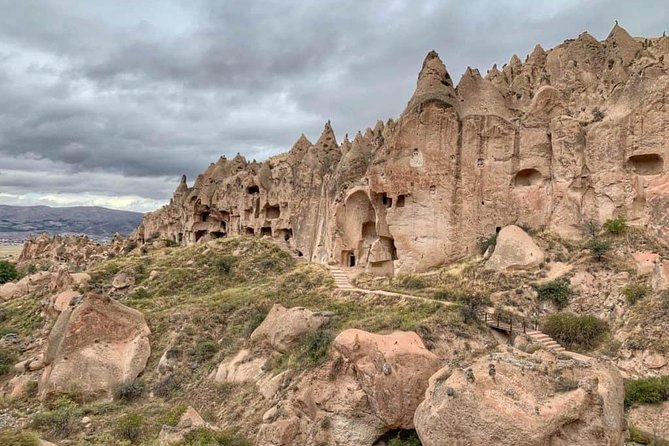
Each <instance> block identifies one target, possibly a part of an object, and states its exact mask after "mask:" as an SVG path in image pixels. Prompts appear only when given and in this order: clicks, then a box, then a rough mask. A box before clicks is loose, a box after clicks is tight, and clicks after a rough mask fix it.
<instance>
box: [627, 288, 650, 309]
mask: <svg viewBox="0 0 669 446" xmlns="http://www.w3.org/2000/svg"><path fill="white" fill-rule="evenodd" d="M649 292H650V289H649V288H648V286H646V285H644V284H642V283H630V284H628V285H626V286H625V288H623V295H624V296H625V299H626V300H627V303H628V304H630V305H634V304H635V303H637V302H638V301H640V300H641V299H643V298H644V297H646V296H647V295H648V293H649Z"/></svg>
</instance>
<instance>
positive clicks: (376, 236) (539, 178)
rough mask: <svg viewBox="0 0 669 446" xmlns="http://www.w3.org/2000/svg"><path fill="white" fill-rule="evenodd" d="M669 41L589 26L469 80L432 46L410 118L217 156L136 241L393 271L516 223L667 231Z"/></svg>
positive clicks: (464, 250)
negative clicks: (218, 246) (270, 248)
mask: <svg viewBox="0 0 669 446" xmlns="http://www.w3.org/2000/svg"><path fill="white" fill-rule="evenodd" d="M668 39H669V37H661V38H647V39H643V40H641V39H635V38H632V37H631V36H629V34H628V33H627V32H626V31H625V30H624V29H622V28H621V27H619V26H617V25H616V26H615V27H614V29H613V30H612V31H611V33H610V35H609V36H608V37H607V39H606V40H604V41H598V40H597V39H595V38H593V37H592V36H591V35H589V34H588V33H583V34H581V35H579V36H578V37H577V38H575V39H569V40H566V41H565V42H564V43H562V44H560V45H558V46H556V47H555V48H552V49H549V50H544V49H543V48H541V47H540V46H537V47H536V48H535V49H534V50H533V52H532V53H531V54H530V55H529V56H528V57H527V58H526V60H525V62H522V61H521V59H520V58H519V57H518V56H515V55H514V56H513V57H512V58H511V60H510V62H509V63H508V64H506V65H505V66H504V67H503V69H501V70H499V69H498V68H497V67H493V68H492V69H490V70H488V72H487V74H486V75H485V76H481V74H480V73H479V71H478V70H476V69H468V70H467V71H466V72H465V74H464V75H463V77H462V79H461V80H460V82H459V83H458V85H457V86H456V85H455V84H454V82H453V80H452V78H451V76H450V75H449V73H448V70H447V69H446V66H445V65H444V64H443V62H442V61H441V60H440V59H439V56H438V55H437V53H436V52H434V51H431V52H430V53H429V54H428V55H427V57H426V58H425V61H424V62H423V66H422V69H421V71H420V74H419V76H418V80H417V83H416V90H415V93H414V94H413V96H412V97H411V99H410V101H409V103H408V104H407V107H406V109H405V110H404V111H403V112H402V114H401V115H400V117H399V119H398V120H396V121H394V120H389V121H388V122H386V123H382V122H379V123H377V124H376V125H375V126H374V127H373V128H369V129H367V130H366V131H364V132H361V133H359V134H358V135H356V137H355V138H354V140H353V141H350V140H349V139H348V138H345V139H344V141H343V142H342V143H341V144H338V143H337V140H336V137H335V135H334V132H333V129H332V126H331V125H330V123H329V122H328V123H327V124H326V126H325V128H324V130H323V133H322V134H321V136H320V138H319V139H318V141H317V142H316V143H312V142H311V141H309V140H308V139H307V138H306V137H304V136H301V137H300V138H299V139H298V141H297V142H296V143H295V145H294V146H293V147H292V148H291V149H290V151H289V152H288V153H286V154H283V155H279V156H276V157H273V158H271V159H269V160H267V161H265V162H263V163H257V162H248V161H246V160H245V159H244V158H243V157H242V156H240V155H238V156H236V157H235V158H234V159H231V160H229V159H226V158H221V159H219V160H218V161H217V162H216V163H213V164H211V165H210V166H209V168H207V170H206V171H205V172H203V173H202V174H201V175H200V176H198V177H197V179H196V180H195V182H194V184H193V185H192V186H189V185H188V184H187V183H186V179H185V178H183V179H182V181H181V183H180V184H179V186H178V188H177V190H176V191H175V193H174V196H173V198H172V200H171V202H170V204H169V205H168V206H166V207H164V208H163V209H160V210H158V211H156V212H153V213H150V214H148V215H146V217H145V219H144V222H143V224H142V225H141V226H140V228H138V230H137V231H136V232H135V234H134V239H135V240H138V241H145V240H148V239H149V238H150V237H151V235H152V234H155V233H158V234H160V235H161V236H163V237H165V238H169V239H172V240H174V241H175V242H177V243H182V244H188V243H194V242H197V241H199V240H209V239H212V238H217V237H224V236H227V235H230V234H246V235H256V236H271V237H275V238H282V239H284V240H287V241H288V242H289V244H290V247H291V249H292V250H294V251H295V252H297V253H299V254H300V255H303V256H304V257H305V258H307V259H309V260H312V261H319V262H323V263H333V264H338V265H341V266H343V267H347V268H350V267H353V268H357V269H360V270H366V271H367V272H370V273H373V274H385V275H392V274H396V273H410V272H420V271H425V270H427V269H429V268H431V267H434V266H438V265H441V264H443V263H445V262H449V261H452V260H455V259H458V258H462V257H465V256H468V255H472V254H477V240H478V239H480V238H482V237H489V236H490V235H491V234H494V232H495V230H496V228H502V227H505V226H508V225H511V224H518V225H523V226H528V227H531V228H539V227H541V228H549V229H551V230H553V231H555V232H557V233H559V234H561V235H563V236H567V237H580V236H581V235H580V228H581V227H582V225H583V224H584V223H585V222H587V221H590V220H596V221H599V222H603V221H604V220H606V219H608V218H611V217H614V216H616V215H620V214H624V215H626V216H627V217H628V220H629V222H630V223H631V224H634V225H646V224H647V225H648V226H649V228H650V230H651V232H654V233H656V234H657V235H658V236H660V237H662V238H664V239H665V240H668V239H669V232H668V231H667V229H666V228H667V227H669V221H668V220H667V219H668V218H669V217H667V214H666V212H665V210H666V208H667V206H669V186H668V185H669V181H668V180H667V163H666V162H665V160H666V159H667V157H668V156H669V148H668V147H669V144H667V135H666V132H665V128H666V125H667V122H668V121H669V114H668V113H669V112H668V111H667V108H666V107H665V97H666V96H667V92H668V91H669V74H667V70H668V68H669V57H668V55H667V54H666V48H667V41H668Z"/></svg>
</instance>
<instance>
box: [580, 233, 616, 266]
mask: <svg viewBox="0 0 669 446" xmlns="http://www.w3.org/2000/svg"><path fill="white" fill-rule="evenodd" d="M585 247H586V249H588V250H589V251H590V252H591V253H592V255H593V256H595V258H596V259H597V261H598V262H601V261H602V260H604V256H605V255H606V253H607V252H609V250H610V249H611V242H610V241H608V240H603V239H601V238H593V239H590V240H588V241H587V242H586V244H585Z"/></svg>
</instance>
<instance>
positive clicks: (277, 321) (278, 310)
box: [251, 304, 329, 353]
mask: <svg viewBox="0 0 669 446" xmlns="http://www.w3.org/2000/svg"><path fill="white" fill-rule="evenodd" d="M328 319H329V318H328V317H327V316H325V315H323V314H322V313H314V312H312V311H309V310H307V309H306V308H302V307H294V308H290V309H286V308H284V307H283V306H281V305H279V304H275V305H274V306H273V307H272V309H271V310H270V312H269V313H268V314H267V317H265V320H263V321H262V323H261V324H260V325H259V326H258V328H256V329H255V330H254V331H253V333H251V341H252V342H254V343H257V344H266V345H268V346H270V347H271V348H273V349H274V350H276V351H278V352H281V353H285V352H287V351H288V350H290V349H291V348H292V347H294V346H295V345H297V344H298V343H299V342H300V340H301V339H302V338H303V337H304V336H305V335H307V334H309V333H313V332H315V331H316V330H318V329H319V328H320V327H322V326H323V325H324V324H325V323H327V321H328Z"/></svg>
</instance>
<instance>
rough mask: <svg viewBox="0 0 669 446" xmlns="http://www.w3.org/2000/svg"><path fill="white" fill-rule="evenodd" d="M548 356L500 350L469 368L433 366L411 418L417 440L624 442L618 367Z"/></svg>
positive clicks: (443, 445)
mask: <svg viewBox="0 0 669 446" xmlns="http://www.w3.org/2000/svg"><path fill="white" fill-rule="evenodd" d="M514 352H517V351H514ZM550 357H553V356H552V355H549V354H543V353H542V354H541V355H540V354H535V355H525V354H520V353H516V354H510V353H506V352H505V353H497V354H493V355H492V359H490V358H482V359H479V360H477V361H476V362H475V363H474V364H473V365H472V366H471V367H470V368H469V371H468V370H462V369H452V370H450V369H448V368H445V369H442V370H440V371H439V372H437V373H436V374H435V375H434V376H433V377H432V378H431V379H430V387H429V388H428V390H427V392H426V394H425V401H423V402H422V403H421V404H420V406H418V409H417V410H416V415H415V418H414V422H415V425H416V430H417V431H418V434H419V435H420V438H421V441H422V444H423V445H425V446H447V445H448V446H454V445H462V446H475V445H487V444H496V445H500V446H504V445H509V446H511V445H519V444H522V445H527V446H533V445H536V446H539V445H546V444H551V445H565V446H566V445H583V446H586V445H595V444H598V445H612V446H613V445H622V444H623V442H624V434H625V417H624V410H623V392H624V390H623V381H622V378H621V376H620V374H619V373H618V372H617V370H616V369H615V368H614V367H612V366H610V365H608V364H604V363H598V362H594V361H592V363H591V364H590V365H589V366H582V365H579V364H578V363H577V362H574V361H573V360H569V361H564V360H558V359H556V358H555V357H553V359H552V360H551V359H550ZM491 367H494V368H493V369H492V370H493V371H491Z"/></svg>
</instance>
